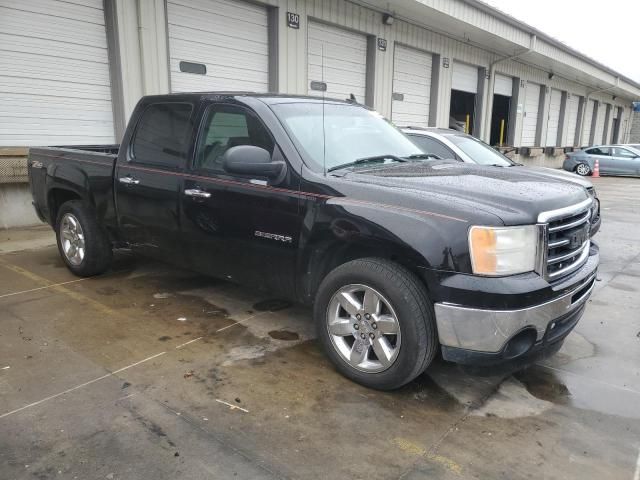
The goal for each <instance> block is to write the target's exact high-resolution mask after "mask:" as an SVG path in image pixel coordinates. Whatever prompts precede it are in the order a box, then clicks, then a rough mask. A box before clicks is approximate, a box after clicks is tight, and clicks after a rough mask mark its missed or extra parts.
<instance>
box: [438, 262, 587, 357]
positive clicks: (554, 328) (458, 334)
mask: <svg viewBox="0 0 640 480" xmlns="http://www.w3.org/2000/svg"><path fill="white" fill-rule="evenodd" d="M598 261H599V255H598V253H597V252H594V254H592V255H590V257H589V258H588V260H587V262H586V263H585V265H583V266H582V267H581V269H580V271H581V272H582V275H581V280H580V281H578V282H576V283H575V284H574V285H573V286H572V287H571V288H569V289H567V290H566V291H565V292H564V293H563V294H562V295H560V296H558V297H556V298H553V299H552V300H549V301H546V302H543V303H539V304H536V305H533V306H528V307H526V308H519V309H487V308H474V307H470V306H461V305H452V304H447V303H445V302H439V303H436V304H435V313H436V322H437V326H438V335H439V338H440V344H441V345H442V352H443V357H444V358H445V360H450V361H455V362H457V363H464V364H491V363H498V362H500V361H504V360H509V359H512V358H515V357H519V356H522V355H525V354H528V353H530V352H531V351H532V350H535V349H538V348H543V346H544V345H545V344H550V343H555V342H559V341H561V340H562V339H563V338H564V337H565V336H566V335H568V334H569V332H570V331H571V330H572V329H573V327H575V325H576V324H577V322H578V320H579V319H580V317H581V316H582V313H583V312H584V307H585V305H586V303H587V300H588V299H589V297H590V295H591V292H592V291H593V288H594V285H595V278H596V270H597V266H598ZM470 293H472V292H470Z"/></svg>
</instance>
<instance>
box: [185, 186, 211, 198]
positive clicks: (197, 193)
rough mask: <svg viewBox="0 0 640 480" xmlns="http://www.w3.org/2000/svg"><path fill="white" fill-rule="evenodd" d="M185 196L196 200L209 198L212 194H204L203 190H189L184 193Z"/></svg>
mask: <svg viewBox="0 0 640 480" xmlns="http://www.w3.org/2000/svg"><path fill="white" fill-rule="evenodd" d="M184 194H185V195H187V196H188V197H194V198H209V197H211V194H210V193H209V192H204V191H202V190H198V189H197V188H188V189H186V190H185V191H184Z"/></svg>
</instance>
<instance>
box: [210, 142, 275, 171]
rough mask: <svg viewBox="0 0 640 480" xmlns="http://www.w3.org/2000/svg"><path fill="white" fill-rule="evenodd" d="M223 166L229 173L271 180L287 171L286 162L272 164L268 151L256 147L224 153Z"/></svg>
mask: <svg viewBox="0 0 640 480" xmlns="http://www.w3.org/2000/svg"><path fill="white" fill-rule="evenodd" d="M222 165H223V167H224V169H225V171H226V172H229V173H235V174H238V175H255V176H257V177H267V178H269V179H275V178H279V177H281V176H282V174H283V172H284V170H285V163H284V162H272V161H271V154H270V153H269V152H268V151H266V150H265V149H264V148H261V147H256V146H254V145H238V146H237V147H231V148H230V149H229V150H227V151H226V152H225V153H224V155H223V158H222Z"/></svg>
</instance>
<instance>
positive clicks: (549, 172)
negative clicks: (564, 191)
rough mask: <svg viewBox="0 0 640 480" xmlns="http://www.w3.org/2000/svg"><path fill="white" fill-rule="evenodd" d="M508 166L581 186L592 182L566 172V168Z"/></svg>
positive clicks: (587, 185) (588, 185)
mask: <svg viewBox="0 0 640 480" xmlns="http://www.w3.org/2000/svg"><path fill="white" fill-rule="evenodd" d="M509 168H516V169H518V170H520V169H526V170H529V171H531V172H535V173H537V174H540V175H544V176H546V177H549V178H557V179H560V180H564V181H565V182H572V183H575V184H577V185H580V186H581V187H584V188H592V187H593V184H592V183H591V182H590V181H589V180H587V179H586V178H583V177H580V176H579V175H576V174H575V173H570V172H567V171H566V170H557V169H554V168H547V167H534V166H529V165H526V166H525V165H517V166H515V167H509Z"/></svg>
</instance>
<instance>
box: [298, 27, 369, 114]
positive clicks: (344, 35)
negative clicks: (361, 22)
mask: <svg viewBox="0 0 640 480" xmlns="http://www.w3.org/2000/svg"><path fill="white" fill-rule="evenodd" d="M308 35H309V37H308V44H307V48H308V55H307V62H308V64H307V73H308V78H309V85H308V92H309V95H322V92H319V91H317V90H312V89H311V82H324V83H326V85H327V91H326V92H325V93H326V95H327V96H328V97H335V98H339V99H346V98H349V95H350V94H353V95H355V97H356V100H357V101H358V102H359V103H365V95H366V89H367V37H366V36H365V35H362V34H360V33H355V32H351V31H349V30H344V29H342V28H339V27H334V26H331V25H325V24H323V23H318V22H313V21H310V22H309V32H308Z"/></svg>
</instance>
